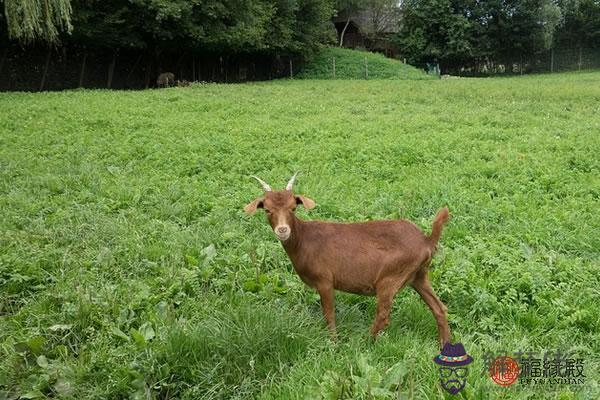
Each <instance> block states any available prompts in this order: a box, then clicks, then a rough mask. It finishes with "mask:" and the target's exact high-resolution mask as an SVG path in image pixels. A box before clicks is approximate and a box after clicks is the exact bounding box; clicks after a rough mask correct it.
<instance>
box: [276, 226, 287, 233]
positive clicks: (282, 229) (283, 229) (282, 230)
mask: <svg viewBox="0 0 600 400" xmlns="http://www.w3.org/2000/svg"><path fill="white" fill-rule="evenodd" d="M287 231H288V227H287V226H279V227H277V233H281V234H283V233H287Z"/></svg>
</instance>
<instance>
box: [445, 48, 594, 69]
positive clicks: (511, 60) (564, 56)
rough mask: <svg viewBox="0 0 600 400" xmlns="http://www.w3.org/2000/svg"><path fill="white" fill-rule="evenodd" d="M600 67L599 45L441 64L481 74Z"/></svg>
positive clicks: (449, 67)
mask: <svg viewBox="0 0 600 400" xmlns="http://www.w3.org/2000/svg"><path fill="white" fill-rule="evenodd" d="M590 69H600V48H586V47H561V48H553V49H550V50H547V51H544V52H540V53H535V54H519V53H516V54H511V55H509V56H506V57H504V59H503V60H494V59H481V60H475V61H474V62H472V63H471V64H467V65H463V66H459V67H455V66H445V67H444V66H442V74H452V75H464V76H480V75H484V76H487V75H497V74H531V73H555V72H568V71H581V70H590Z"/></svg>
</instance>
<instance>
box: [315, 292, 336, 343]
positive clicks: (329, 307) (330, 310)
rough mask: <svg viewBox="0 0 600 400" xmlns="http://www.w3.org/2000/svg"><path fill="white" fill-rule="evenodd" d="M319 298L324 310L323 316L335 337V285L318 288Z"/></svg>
mask: <svg viewBox="0 0 600 400" xmlns="http://www.w3.org/2000/svg"><path fill="white" fill-rule="evenodd" d="M317 291H318V292H319V296H321V307H322V308H323V315H324V316H325V320H326V321H327V327H328V328H329V333H331V334H332V335H335V305H334V301H335V294H334V291H333V285H323V286H320V287H318V288H317Z"/></svg>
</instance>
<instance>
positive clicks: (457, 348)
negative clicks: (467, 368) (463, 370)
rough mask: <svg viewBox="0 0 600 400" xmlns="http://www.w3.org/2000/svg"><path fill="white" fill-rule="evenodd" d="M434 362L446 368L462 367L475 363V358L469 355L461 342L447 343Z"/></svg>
mask: <svg viewBox="0 0 600 400" xmlns="http://www.w3.org/2000/svg"><path fill="white" fill-rule="evenodd" d="M433 361H434V362H435V363H436V364H439V365H443V366H445V367H460V366H463V365H468V364H471V363H472V362H473V357H471V356H470V355H468V354H467V352H466V351H465V346H463V344H462V343H461V342H457V343H456V344H451V343H446V344H445V345H444V348H443V349H442V352H441V354H440V355H438V356H435V357H434V358H433Z"/></svg>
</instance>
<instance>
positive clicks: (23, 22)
mask: <svg viewBox="0 0 600 400" xmlns="http://www.w3.org/2000/svg"><path fill="white" fill-rule="evenodd" d="M3 3H4V15H5V17H6V26H7V28H8V36H9V37H10V38H12V39H16V40H18V41H20V42H22V43H31V42H34V41H42V42H49V43H55V42H57V41H58V39H59V34H60V32H61V31H65V32H67V33H70V32H71V30H72V29H73V26H72V25H71V2H70V0H3ZM0 22H1V20H0Z"/></svg>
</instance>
